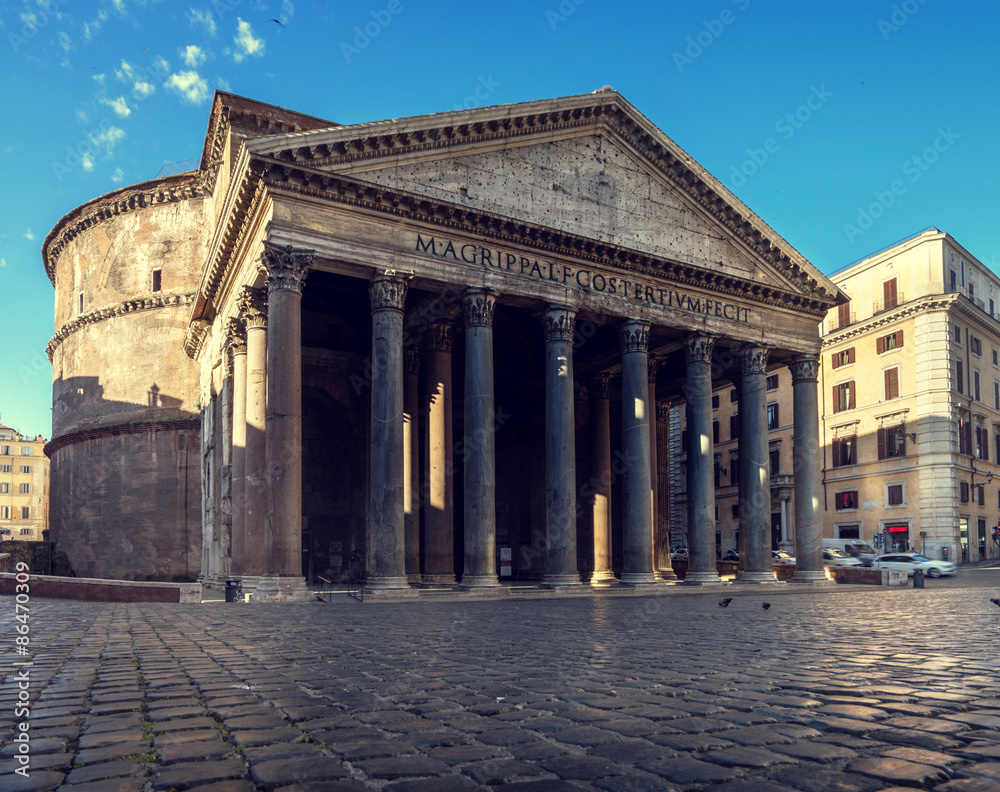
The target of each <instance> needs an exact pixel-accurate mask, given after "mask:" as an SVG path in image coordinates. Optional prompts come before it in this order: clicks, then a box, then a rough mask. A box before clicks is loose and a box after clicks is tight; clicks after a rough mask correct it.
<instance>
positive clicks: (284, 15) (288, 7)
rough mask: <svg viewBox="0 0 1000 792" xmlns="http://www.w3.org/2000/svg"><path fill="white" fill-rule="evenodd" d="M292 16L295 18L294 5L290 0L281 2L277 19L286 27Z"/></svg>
mask: <svg viewBox="0 0 1000 792" xmlns="http://www.w3.org/2000/svg"><path fill="white" fill-rule="evenodd" d="M293 16H295V4H294V3H293V2H292V0H281V13H279V14H278V19H280V20H281V22H282V24H285V25H287V24H288V23H289V22H291V20H292V17H293Z"/></svg>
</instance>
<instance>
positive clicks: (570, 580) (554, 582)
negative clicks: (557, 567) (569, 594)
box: [541, 572, 583, 588]
mask: <svg viewBox="0 0 1000 792" xmlns="http://www.w3.org/2000/svg"><path fill="white" fill-rule="evenodd" d="M581 585H583V584H582V583H581V582H580V574H579V573H578V572H560V573H558V574H554V575H546V576H545V577H544V578H542V585H541V587H542V588H566V587H567V586H581Z"/></svg>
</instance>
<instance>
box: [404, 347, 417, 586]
mask: <svg viewBox="0 0 1000 792" xmlns="http://www.w3.org/2000/svg"><path fill="white" fill-rule="evenodd" d="M404 360H405V365H406V379H405V381H404V382H403V522H404V530H403V533H404V534H405V536H406V553H405V567H406V579H407V581H409V583H410V585H411V586H415V585H418V584H419V583H420V443H419V437H420V435H419V434H418V431H419V422H418V420H417V416H418V413H419V411H420V394H419V387H418V383H417V380H418V378H419V374H420V353H419V351H418V350H417V349H416V348H414V347H410V348H408V349H407V350H406V352H405V355H404Z"/></svg>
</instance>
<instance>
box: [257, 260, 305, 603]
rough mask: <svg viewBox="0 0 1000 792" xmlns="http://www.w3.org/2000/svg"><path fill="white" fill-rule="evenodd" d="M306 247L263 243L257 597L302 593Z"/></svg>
mask: <svg viewBox="0 0 1000 792" xmlns="http://www.w3.org/2000/svg"><path fill="white" fill-rule="evenodd" d="M315 255H316V254H315V252H314V251H311V250H301V249H296V248H293V247H292V246H291V245H287V246H283V247H281V246H278V245H273V244H271V243H269V242H265V243H264V252H263V253H262V255H261V260H260V274H261V275H262V276H263V277H264V279H265V282H266V284H267V314H268V333H267V409H266V416H267V418H266V430H265V443H264V445H265V457H266V488H267V520H266V523H265V532H264V553H265V568H264V574H263V575H261V579H260V582H259V583H258V585H257V590H256V591H255V592H254V595H253V598H254V600H255V601H258V602H270V601H284V600H296V599H300V600H301V599H307V598H308V596H309V593H308V589H307V587H306V580H305V578H304V577H303V575H302V284H303V282H304V281H305V278H306V275H307V274H308V270H309V265H310V264H311V263H312V260H313V258H314V257H315Z"/></svg>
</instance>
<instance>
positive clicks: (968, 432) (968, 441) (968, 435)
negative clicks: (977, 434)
mask: <svg viewBox="0 0 1000 792" xmlns="http://www.w3.org/2000/svg"><path fill="white" fill-rule="evenodd" d="M965 453H967V454H971V453H972V421H967V422H966V424H965Z"/></svg>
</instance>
